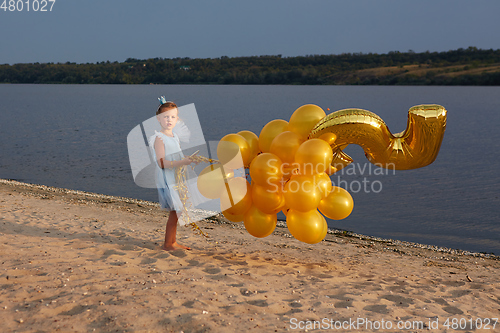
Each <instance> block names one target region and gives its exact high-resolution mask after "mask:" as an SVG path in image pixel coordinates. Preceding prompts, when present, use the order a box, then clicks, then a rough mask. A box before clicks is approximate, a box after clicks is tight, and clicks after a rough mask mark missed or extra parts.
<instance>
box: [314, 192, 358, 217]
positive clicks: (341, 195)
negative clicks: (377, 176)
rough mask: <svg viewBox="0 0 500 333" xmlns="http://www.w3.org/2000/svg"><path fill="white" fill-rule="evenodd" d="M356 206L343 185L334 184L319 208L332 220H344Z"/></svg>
mask: <svg viewBox="0 0 500 333" xmlns="http://www.w3.org/2000/svg"><path fill="white" fill-rule="evenodd" d="M353 208H354V201H353V200H352V196H351V195H350V194H349V192H347V191H346V190H344V189H343V188H341V187H337V186H334V187H333V189H332V191H331V192H330V194H329V195H328V196H327V197H326V198H324V199H323V200H321V202H320V203H319V206H318V209H319V211H320V212H321V213H323V215H325V216H326V217H328V218H331V219H332V220H342V219H345V218H346V217H348V216H349V215H350V214H351V212H352V209H353Z"/></svg>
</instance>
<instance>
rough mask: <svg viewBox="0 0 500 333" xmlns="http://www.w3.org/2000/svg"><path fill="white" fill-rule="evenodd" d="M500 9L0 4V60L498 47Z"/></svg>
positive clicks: (364, 4)
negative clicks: (41, 8) (43, 7)
mask: <svg viewBox="0 0 500 333" xmlns="http://www.w3.org/2000/svg"><path fill="white" fill-rule="evenodd" d="M2 1H3V0H0V3H1V2H2ZM26 1H30V3H31V4H32V2H33V1H34V0H23V2H24V6H26ZM39 1H40V2H41V1H42V0H39ZM7 2H8V1H7ZM499 14H500V1H498V0H475V1H472V0H442V1H440V0H419V1H415V0H412V1H405V0H390V1H389V0H348V1H347V0H344V1H336V0H300V1H299V0H265V1H264V0H252V1H239V0H231V1H225V0H214V1H210V0H208V1H207V0H199V1H198V0H197V1H193V0H183V1H168V0H144V1H138V0H135V1H132V0H56V2H55V4H54V6H53V11H52V12H45V13H42V12H33V10H31V11H30V12H27V11H26V10H24V11H22V12H9V11H8V10H7V11H4V10H0V31H1V37H0V38H1V39H0V64H5V63H8V64H14V63H26V62H67V61H70V62H77V63H86V62H98V61H106V60H109V61H120V62H121V61H124V60H125V59H127V58H138V59H147V58H155V57H162V58H175V57H190V58H215V57H220V56H230V57H236V56H251V55H277V54H282V55H283V56H297V55H309V54H340V53H347V52H363V53H369V52H373V53H387V52H389V51H402V52H405V51H408V50H410V49H411V50H414V51H415V52H423V51H427V50H429V51H447V50H451V49H457V48H467V47H469V46H476V47H478V48H481V49H490V48H492V49H499V48H500V37H499V32H500V20H499V19H498V16H499Z"/></svg>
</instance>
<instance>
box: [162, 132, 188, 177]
mask: <svg viewBox="0 0 500 333" xmlns="http://www.w3.org/2000/svg"><path fill="white" fill-rule="evenodd" d="M155 152H156V162H157V163H158V165H159V166H160V168H162V169H167V168H177V167H180V166H183V165H189V164H191V163H192V161H191V159H190V158H189V157H185V158H183V159H182V160H178V161H169V160H167V159H165V146H164V145H163V141H162V140H161V139H160V138H159V137H157V138H156V140H155Z"/></svg>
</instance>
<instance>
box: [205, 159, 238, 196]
mask: <svg viewBox="0 0 500 333" xmlns="http://www.w3.org/2000/svg"><path fill="white" fill-rule="evenodd" d="M233 176H234V172H233V171H232V170H224V169H223V168H222V165H221V164H219V163H217V164H210V165H209V166H207V167H206V168H205V169H203V170H202V171H201V172H200V174H199V176H198V179H197V180H196V182H197V185H198V190H199V191H200V193H201V194H202V195H203V196H204V197H206V198H209V199H217V198H220V196H221V193H222V190H223V189H224V188H225V181H226V180H227V179H229V178H231V177H233Z"/></svg>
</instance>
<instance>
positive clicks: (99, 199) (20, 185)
mask: <svg viewBox="0 0 500 333" xmlns="http://www.w3.org/2000/svg"><path fill="white" fill-rule="evenodd" d="M3 186H11V187H14V188H16V189H17V190H19V192H20V193H25V194H27V195H30V196H34V197H40V198H43V199H49V198H54V197H59V198H60V197H64V196H66V197H69V198H70V199H69V201H70V202H74V201H77V202H79V203H83V202H86V203H88V204H114V205H116V206H117V207H121V208H124V207H126V209H135V207H134V205H135V206H137V207H140V208H148V209H149V211H152V210H153V209H156V210H158V211H160V209H159V207H160V206H159V204H158V203H157V202H152V201H147V200H141V199H134V198H127V197H119V196H112V195H106V194H99V193H93V192H87V191H80V190H72V189H66V188H59V187H53V186H47V185H39V184H30V183H24V182H20V181H17V180H12V179H2V178H0V188H2V187H3ZM50 195H52V197H50ZM131 205H132V206H131ZM139 211H142V212H144V210H139ZM160 212H161V211H160ZM213 213H214V215H213V216H212V217H209V218H207V219H205V220H209V221H211V223H216V224H228V225H233V226H234V225H240V224H239V223H233V222H230V221H228V220H227V219H226V218H224V216H223V215H222V214H221V213H217V212H213ZM161 215H164V213H160V216H161ZM241 225H243V224H242V223H241ZM241 225H240V226H241ZM276 228H282V229H285V230H286V222H285V221H282V220H278V223H277V225H276ZM243 229H244V228H243ZM278 230H279V229H278ZM275 231H276V230H275ZM286 232H287V231H286ZM328 236H330V237H328ZM332 236H333V237H337V238H345V239H351V240H353V241H355V240H359V241H365V242H366V241H367V242H377V243H381V244H387V246H401V247H404V248H420V249H425V250H430V251H435V252H440V253H446V254H454V255H462V256H472V257H479V258H488V259H493V260H500V255H496V254H494V253H486V252H473V251H468V250H462V249H452V248H447V247H443V246H438V245H432V244H422V243H415V242H408V241H402V240H398V239H391V238H383V237H377V236H371V235H364V234H359V233H355V232H351V231H347V230H342V229H332V228H328V232H327V237H326V238H325V240H323V241H322V242H325V241H326V242H331V241H332V240H331V239H329V238H331V237H332ZM304 245H308V244H305V243H304ZM398 252H401V251H398ZM401 253H403V252H401Z"/></svg>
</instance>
